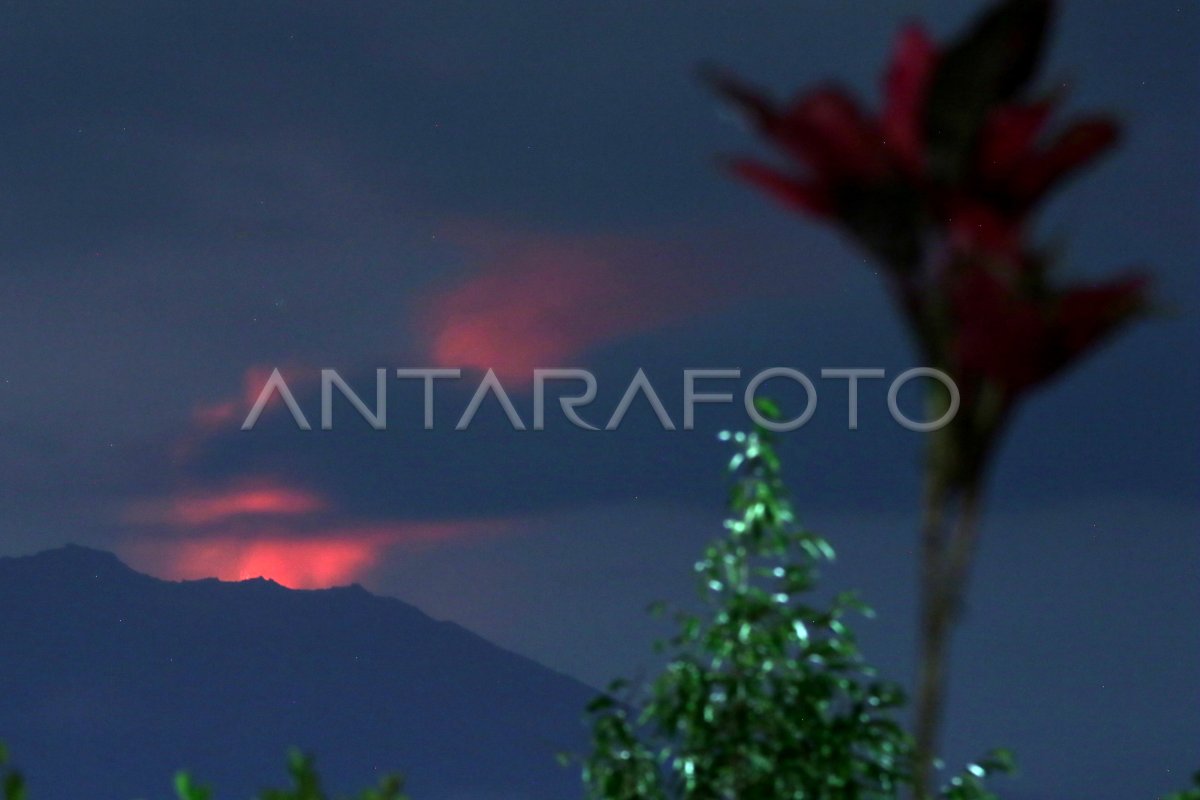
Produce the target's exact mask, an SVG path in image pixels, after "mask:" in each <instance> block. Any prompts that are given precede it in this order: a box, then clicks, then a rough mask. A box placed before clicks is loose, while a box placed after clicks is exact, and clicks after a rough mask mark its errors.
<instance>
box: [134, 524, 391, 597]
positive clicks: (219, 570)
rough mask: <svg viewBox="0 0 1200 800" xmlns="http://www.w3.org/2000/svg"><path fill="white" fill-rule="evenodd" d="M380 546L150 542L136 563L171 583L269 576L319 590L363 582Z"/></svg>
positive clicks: (342, 541)
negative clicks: (198, 579)
mask: <svg viewBox="0 0 1200 800" xmlns="http://www.w3.org/2000/svg"><path fill="white" fill-rule="evenodd" d="M380 549H381V543H380V542H377V541H371V540H369V539H361V540H355V539H334V538H328V539H320V538H318V539H287V538H264V539H239V538H234V537H221V536H217V537H212V538H205V539H200V540H188V541H182V542H161V543H153V542H147V543H143V544H142V545H140V546H137V547H135V548H133V550H132V551H131V556H132V558H131V560H132V561H134V562H141V563H142V564H148V565H150V569H151V571H152V572H154V573H155V574H158V575H161V576H163V577H165V578H170V579H172V580H192V579H197V578H220V579H221V580H227V581H241V580H247V579H249V578H260V577H261V578H269V579H271V580H273V581H275V582H276V583H279V584H282V585H284V586H287V587H288V588H291V589H319V588H325V587H329V586H340V585H345V584H348V583H353V582H354V581H356V580H358V579H359V578H360V577H361V576H362V575H363V574H364V573H365V572H367V571H368V570H369V569H370V568H371V567H373V566H374V565H375V563H376V562H377V561H378V560H379V551H380Z"/></svg>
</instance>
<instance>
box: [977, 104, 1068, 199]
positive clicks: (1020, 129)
mask: <svg viewBox="0 0 1200 800" xmlns="http://www.w3.org/2000/svg"><path fill="white" fill-rule="evenodd" d="M1053 110H1054V104H1053V103H1052V102H1051V101H1049V100H1046V101H1043V102H1041V103H1034V104H1032V105H1024V106H1015V105H1014V106H1004V107H1002V108H998V109H996V110H994V111H993V112H992V113H991V115H990V116H989V118H988V121H987V124H986V125H985V126H984V129H983V134H982V139H981V141H980V147H979V163H978V170H979V173H980V175H981V176H982V177H984V178H985V179H988V180H1004V179H1005V178H1007V177H1008V176H1009V175H1011V173H1012V170H1013V169H1015V168H1016V167H1017V166H1018V165H1019V164H1020V163H1021V162H1022V161H1023V160H1024V159H1025V158H1027V157H1028V156H1029V155H1030V150H1031V149H1032V148H1033V145H1034V142H1035V141H1036V140H1037V137H1038V134H1039V133H1041V131H1042V128H1043V127H1044V126H1045V124H1046V120H1047V119H1048V118H1049V116H1050V112H1051V111H1053Z"/></svg>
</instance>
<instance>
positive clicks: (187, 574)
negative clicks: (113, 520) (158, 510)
mask: <svg viewBox="0 0 1200 800" xmlns="http://www.w3.org/2000/svg"><path fill="white" fill-rule="evenodd" d="M508 527H509V525H508V523H507V522H506V521H504V520H469V521H455V520H450V521H438V522H407V521H406V522H382V523H366V524H350V525H346V526H340V527H339V526H334V527H329V528H324V529H323V528H319V527H314V526H313V525H311V524H310V525H308V526H306V525H304V524H299V525H298V526H297V528H296V529H291V528H284V527H279V526H274V525H265V526H264V525H236V524H235V525H233V526H231V527H228V528H218V529H215V530H212V531H205V530H203V529H201V530H200V531H197V532H195V533H191V534H189V535H188V536H187V538H173V537H141V538H137V539H133V540H130V541H128V542H127V543H126V545H125V546H124V547H122V548H121V555H122V557H123V558H125V559H126V561H127V563H129V565H130V566H132V567H134V568H135V569H139V570H142V571H144V572H147V573H149V574H151V575H156V576H158V577H161V578H166V579H168V580H198V579H200V578H219V579H221V580H226V581H241V580H248V579H250V578H268V579H270V580H273V581H275V582H276V583H279V584H282V585H284V586H287V587H288V588H291V589H323V588H328V587H330V586H344V585H346V584H349V583H354V582H358V581H362V580H363V579H364V578H365V577H366V576H367V575H369V574H370V572H371V570H373V569H374V568H375V567H376V566H377V565H378V564H379V563H380V561H381V560H382V559H383V558H384V556H385V555H387V553H388V552H389V551H392V550H394V549H401V550H409V551H411V550H413V549H420V548H423V547H429V546H431V545H435V544H438V543H442V542H447V541H454V540H459V539H463V538H467V537H477V536H488V535H494V534H497V533H502V532H503V531H505V530H506V529H507V528H508Z"/></svg>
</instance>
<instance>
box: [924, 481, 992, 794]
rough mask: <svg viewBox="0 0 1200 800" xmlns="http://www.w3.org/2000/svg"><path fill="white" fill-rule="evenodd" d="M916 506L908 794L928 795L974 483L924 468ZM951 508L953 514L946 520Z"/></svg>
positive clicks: (963, 582)
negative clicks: (958, 482) (950, 480)
mask: <svg viewBox="0 0 1200 800" xmlns="http://www.w3.org/2000/svg"><path fill="white" fill-rule="evenodd" d="M922 505H923V508H922V522H921V567H920V570H921V571H920V587H921V597H920V621H919V622H920V624H919V636H920V645H919V650H918V655H917V658H918V671H917V699H916V709H915V710H916V719H915V722H914V728H915V731H914V734H915V739H916V743H915V753H914V764H913V797H914V798H915V799H916V800H933V798H934V797H936V788H937V787H936V777H937V776H936V770H935V768H934V767H935V760H936V758H937V753H938V747H939V744H940V733H941V727H942V719H943V717H944V712H945V706H946V694H947V689H948V686H949V661H950V639H951V635H952V633H953V630H954V626H955V625H956V624H957V622H958V618H959V615H960V612H961V610H962V601H963V597H964V595H965V593H966V587H967V582H968V579H969V577H970V567H971V562H972V560H973V558H974V554H975V543H976V541H977V538H978V527H979V526H978V522H979V491H978V485H977V483H976V482H972V483H970V484H969V485H967V486H966V487H961V488H957V489H953V490H952V489H949V488H948V487H947V486H946V485H945V484H944V482H943V481H942V480H941V478H940V473H939V471H938V470H937V469H930V471H929V476H928V477H927V480H926V488H925V497H924V501H923V504H922ZM952 511H954V512H956V513H955V514H954V519H953V521H952V523H951V522H950V521H949V520H948V517H949V516H950V513H951V512H952Z"/></svg>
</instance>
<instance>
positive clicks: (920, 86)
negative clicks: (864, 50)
mask: <svg viewBox="0 0 1200 800" xmlns="http://www.w3.org/2000/svg"><path fill="white" fill-rule="evenodd" d="M936 62H937V51H936V49H935V47H934V43H933V40H932V39H931V38H930V37H929V34H928V33H926V32H925V29H924V28H922V27H920V26H919V25H909V26H908V27H906V28H904V29H903V30H902V31H901V32H900V35H899V36H898V37H897V38H896V49H895V51H894V53H893V54H892V61H891V64H890V65H889V66H888V69H887V72H886V73H885V75H884V84H883V113H882V115H881V118H880V128H881V130H882V132H883V136H884V139H885V141H886V143H887V146H888V148H889V149H891V151H892V152H893V153H895V154H896V156H897V160H898V161H899V162H900V164H901V165H902V166H903V167H904V168H905V169H907V170H909V171H910V172H913V173H916V172H919V171H920V170H921V168H922V166H923V164H924V141H923V136H924V125H923V118H924V113H925V94H926V92H927V90H928V88H929V82H930V80H931V78H932V77H933V68H934V65H935V64H936Z"/></svg>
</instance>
